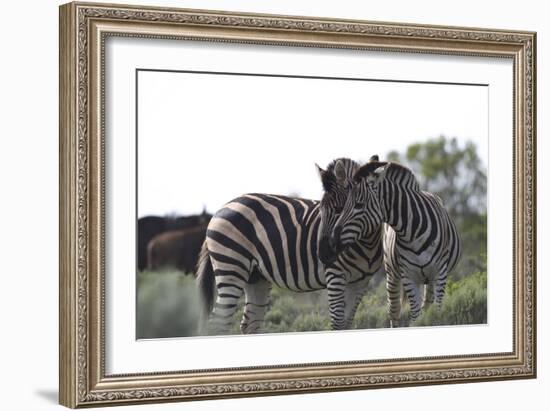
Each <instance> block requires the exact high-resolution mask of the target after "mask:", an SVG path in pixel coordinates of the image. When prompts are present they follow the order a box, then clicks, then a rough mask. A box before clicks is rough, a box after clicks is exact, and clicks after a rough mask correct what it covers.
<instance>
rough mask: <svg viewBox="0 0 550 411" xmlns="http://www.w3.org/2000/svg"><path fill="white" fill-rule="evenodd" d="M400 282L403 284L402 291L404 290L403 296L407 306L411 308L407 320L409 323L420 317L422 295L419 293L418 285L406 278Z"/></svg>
mask: <svg viewBox="0 0 550 411" xmlns="http://www.w3.org/2000/svg"><path fill="white" fill-rule="evenodd" d="M401 281H402V282H403V289H404V290H405V294H406V295H407V298H408V299H409V305H410V308H411V310H410V314H409V320H410V322H414V320H416V319H417V318H418V317H419V316H420V312H421V308H422V295H421V293H420V289H419V286H418V284H416V283H415V282H414V281H412V280H411V279H409V278H407V277H403V278H402V279H401Z"/></svg>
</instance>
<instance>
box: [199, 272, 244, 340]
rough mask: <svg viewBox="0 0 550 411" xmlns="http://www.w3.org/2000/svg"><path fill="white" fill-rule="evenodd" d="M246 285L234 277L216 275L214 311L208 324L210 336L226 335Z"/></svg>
mask: <svg viewBox="0 0 550 411" xmlns="http://www.w3.org/2000/svg"><path fill="white" fill-rule="evenodd" d="M245 286H246V284H245V283H244V282H243V281H238V280H237V277H236V276H230V275H228V274H225V273H224V275H216V289H217V297H216V303H215V304H214V310H213V311H212V315H211V316H210V321H209V323H208V333H209V334H211V335H218V334H227V333H229V330H230V329H231V326H232V323H233V316H234V314H235V312H236V311H237V308H238V305H237V303H238V302H239V299H240V298H241V296H242V295H243V292H244V287H245Z"/></svg>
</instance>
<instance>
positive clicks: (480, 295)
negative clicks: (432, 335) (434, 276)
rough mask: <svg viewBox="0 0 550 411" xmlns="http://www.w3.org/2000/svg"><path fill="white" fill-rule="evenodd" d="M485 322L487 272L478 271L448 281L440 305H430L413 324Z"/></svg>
mask: <svg viewBox="0 0 550 411" xmlns="http://www.w3.org/2000/svg"><path fill="white" fill-rule="evenodd" d="M486 323H487V273H486V272H478V273H475V274H473V275H470V276H468V277H465V278H463V279H462V280H460V281H458V282H450V283H449V284H448V286H447V296H446V297H445V299H444V300H443V304H442V305H441V307H438V306H436V305H432V306H431V307H429V308H428V309H427V310H426V311H425V312H423V313H422V315H421V316H420V318H418V319H417V320H416V321H415V324H414V325H419V326H420V325H432V326H433V325H457V324H486Z"/></svg>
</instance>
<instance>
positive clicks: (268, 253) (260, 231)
mask: <svg viewBox="0 0 550 411" xmlns="http://www.w3.org/2000/svg"><path fill="white" fill-rule="evenodd" d="M340 161H341V163H340V166H341V167H342V170H340V171H343V172H342V173H340V174H339V175H338V177H340V178H337V176H336V174H334V166H335V165H336V163H335V162H333V163H332V164H331V165H330V166H329V167H328V168H327V171H324V170H320V173H321V178H322V180H323V186H324V188H325V196H324V198H323V200H322V202H318V201H312V200H305V199H299V198H291V197H285V196H280V195H270V194H246V195H243V196H241V197H238V198H236V199H234V200H233V201H231V202H229V203H228V204H226V205H225V206H224V207H223V208H222V209H221V210H219V211H218V212H217V213H216V214H215V215H214V217H213V218H212V220H211V221H210V224H209V225H208V230H207V234H206V240H205V243H204V245H203V249H202V252H201V257H200V261H199V266H198V278H197V280H198V283H199V288H200V290H201V294H202V295H203V299H204V301H205V309H206V313H207V314H209V316H210V324H209V332H210V333H225V332H227V331H228V330H229V329H230V327H231V323H232V317H233V315H234V313H235V311H236V310H237V303H238V300H239V299H240V298H241V296H242V295H243V294H244V295H245V304H246V305H245V310H244V313H243V318H242V321H241V331H242V332H243V333H255V332H258V331H259V330H260V329H261V328H260V327H261V325H262V322H263V319H264V315H265V313H266V310H267V307H268V304H269V293H270V290H271V287H272V284H275V285H276V286H278V287H281V288H285V289H289V290H292V291H296V292H307V291H313V290H320V289H323V288H327V289H328V297H329V309H330V316H331V324H332V328H333V329H343V328H346V327H349V326H350V325H351V321H352V320H353V316H354V314H355V310H356V308H357V305H358V303H359V301H360V299H361V297H362V296H363V294H364V292H365V289H366V286H367V283H368V281H369V279H370V278H371V277H372V275H373V274H375V273H376V272H378V271H380V270H383V251H382V241H381V232H378V233H376V234H374V235H372V236H370V237H369V238H368V239H365V240H361V241H358V242H356V244H352V245H350V247H348V249H347V250H346V251H345V252H343V253H342V254H341V255H340V256H338V258H337V259H336V260H334V261H333V262H328V263H326V264H325V263H323V262H322V261H321V260H320V259H319V247H318V243H320V238H321V237H322V236H321V234H320V233H321V232H322V231H323V224H322V217H321V215H322V214H323V216H324V217H327V218H328V217H331V216H330V214H331V212H332V211H331V210H332V209H331V207H332V206H336V207H337V208H341V207H342V206H343V204H344V201H345V199H346V195H343V196H342V195H341V191H342V190H343V192H344V193H346V190H347V186H346V184H349V182H350V181H349V179H350V178H351V176H352V175H353V172H354V171H356V170H357V169H358V165H357V164H356V163H354V162H352V161H351V160H347V159H341V160H340ZM340 166H338V167H336V168H337V169H338V168H339V167H340ZM346 167H351V168H352V170H351V171H350V170H347V168H346ZM323 173H328V174H326V175H325V177H323ZM329 175H330V176H333V177H334V181H333V182H334V185H333V184H332V183H331V184H325V183H326V182H327V181H328V179H332V177H329ZM343 176H348V177H349V178H343ZM331 181H332V180H331ZM343 183H345V184H343ZM335 197H338V198H340V200H339V201H340V204H339V201H338V200H335ZM322 204H323V206H322ZM328 204H330V207H329V206H328ZM322 210H323V211H322ZM331 218H332V217H331ZM214 288H215V289H216V291H217V293H216V294H217V296H216V300H215V303H214V300H213V294H214V293H213V290H214ZM212 308H213V311H212V312H211V310H212Z"/></svg>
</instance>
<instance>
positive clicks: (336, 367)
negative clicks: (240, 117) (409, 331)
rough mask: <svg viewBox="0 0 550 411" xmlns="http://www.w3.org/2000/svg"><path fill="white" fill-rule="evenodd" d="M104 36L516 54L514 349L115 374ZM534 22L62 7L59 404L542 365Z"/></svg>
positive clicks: (475, 375) (468, 377) (487, 376)
mask: <svg viewBox="0 0 550 411" xmlns="http://www.w3.org/2000/svg"><path fill="white" fill-rule="evenodd" d="M107 36H131V37H143V38H170V39H194V40H197V39H199V40H205V41H218V42H220V41H221V42H240V43H254V44H270V45H286V46H308V47H333V48H352V49H367V50H391V51H400V52H407V53H435V54H452V55H475V56H493V57H494V56H498V57H503V58H511V59H513V62H514V98H515V101H514V158H515V161H514V220H515V221H514V242H515V245H516V247H515V248H516V252H515V256H514V265H515V266H514V282H515V284H514V292H515V297H514V300H515V301H514V303H515V305H514V310H515V313H514V320H515V321H514V350H513V352H511V353H492V354H487V355H475V356H454V357H445V358H443V357H437V358H420V359H395V360H385V361H357V362H345V363H326V364H302V365H292V366H274V367H253V368H243V369H238V370H237V369H225V370H201V371H200V372H173V373H157V374H154V373H150V374H149V373H147V374H141V375H122V376H107V375H105V367H104V334H105V333H104V307H103V305H104V301H103V293H104V250H103V246H104V235H105V234H104V231H105V230H104V207H105V204H104V148H103V141H104V130H103V117H104V112H103V110H104V102H103V98H104V97H103V96H104V85H103V76H104V74H103V67H104V40H105V38H106V37H107ZM535 85H536V34H535V33H532V32H517V31H504V30H486V29H471V28H458V27H441V26H423V25H410V24H396V23H375V22H363V21H352V20H330V19H317V18H309V17H290V16H275V15H256V14H245V13H228V12H218V11H198V10H185V9H168V8H150V7H133V6H121V5H107V4H92V3H70V4H66V5H63V6H61V7H60V108H59V109H60V146H59V150H60V255H59V257H60V314H59V315H60V403H61V404H63V405H65V406H68V407H81V406H93V405H96V406H99V405H114V404H125V403H139V402H150V401H168V400H195V399H205V398H225V397H237V396H251V395H262V394H288V393H301V392H317V391H327V390H349V389H367V388H378V387H396V386H407V385H419V384H442V383H457V382H473V381H487V380H499V379H512V378H534V377H535V376H536V278H535V274H536V126H535V121H536V109H535V101H536V96H535V93H536V90H535Z"/></svg>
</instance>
